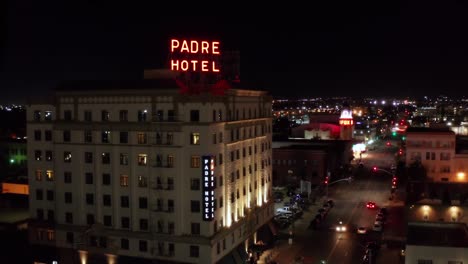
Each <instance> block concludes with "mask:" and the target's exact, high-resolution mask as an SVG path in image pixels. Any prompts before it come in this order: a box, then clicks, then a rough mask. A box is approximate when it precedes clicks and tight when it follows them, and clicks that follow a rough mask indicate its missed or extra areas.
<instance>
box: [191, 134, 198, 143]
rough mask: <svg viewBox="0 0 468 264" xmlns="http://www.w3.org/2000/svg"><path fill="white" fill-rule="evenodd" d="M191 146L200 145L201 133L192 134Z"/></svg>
mask: <svg viewBox="0 0 468 264" xmlns="http://www.w3.org/2000/svg"><path fill="white" fill-rule="evenodd" d="M190 144H191V145H200V133H191V134H190Z"/></svg>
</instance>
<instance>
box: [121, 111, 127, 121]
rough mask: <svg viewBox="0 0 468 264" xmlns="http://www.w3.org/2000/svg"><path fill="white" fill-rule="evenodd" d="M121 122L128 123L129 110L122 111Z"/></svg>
mask: <svg viewBox="0 0 468 264" xmlns="http://www.w3.org/2000/svg"><path fill="white" fill-rule="evenodd" d="M119 120H120V121H128V111H127V110H120V112H119Z"/></svg>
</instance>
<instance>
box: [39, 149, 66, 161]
mask: <svg viewBox="0 0 468 264" xmlns="http://www.w3.org/2000/svg"><path fill="white" fill-rule="evenodd" d="M70 155H71V153H70ZM52 158H53V155H52V151H50V150H46V151H45V160H46V161H52ZM65 162H67V161H66V160H65ZM69 162H71V157H70V161H69Z"/></svg>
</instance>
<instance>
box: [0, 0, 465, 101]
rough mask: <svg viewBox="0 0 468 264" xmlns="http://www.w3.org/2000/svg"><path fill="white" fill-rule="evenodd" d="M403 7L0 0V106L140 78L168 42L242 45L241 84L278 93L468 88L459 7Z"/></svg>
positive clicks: (415, 92) (461, 91)
mask: <svg viewBox="0 0 468 264" xmlns="http://www.w3.org/2000/svg"><path fill="white" fill-rule="evenodd" d="M156 2H157V3H156ZM314 2H327V3H326V4H323V3H321V4H314ZM350 2H352V3H350ZM375 2H378V3H375ZM407 2H409V1H401V2H398V1H369V2H363V1H343V2H336V1H312V2H307V5H300V4H294V5H292V4H293V2H291V3H289V2H281V4H280V5H275V4H274V3H273V2H270V5H268V6H264V7H262V8H259V7H255V9H253V8H254V7H253V6H240V5H238V4H236V3H235V2H226V3H225V4H224V5H225V6H220V7H219V8H214V7H213V6H210V8H204V7H202V6H195V7H189V6H186V5H185V4H182V3H177V5H174V6H170V5H161V4H162V2H160V1H152V3H153V4H151V5H150V4H142V5H140V6H130V3H133V2H130V1H129V2H127V4H126V5H124V4H119V3H120V2H118V1H117V2H110V1H109V2H107V1H56V2H55V3H54V2H53V1H52V2H50V1H33V0H24V1H13V0H8V1H3V4H2V5H3V6H2V7H4V8H2V10H3V11H1V12H2V13H1V14H2V16H1V17H2V18H3V20H2V22H4V23H2V27H1V30H2V38H1V43H0V47H1V48H2V53H1V56H2V57H0V58H1V67H2V68H1V69H2V70H1V73H0V86H1V88H2V96H1V97H0V103H1V102H9V101H19V102H21V101H22V100H24V99H25V95H26V94H27V95H36V94H37V95H39V94H45V93H46V92H47V91H48V90H51V89H53V88H54V87H55V86H56V85H57V84H58V83H59V82H60V81H61V80H84V79H91V80H94V79H126V80H128V79H140V78H142V72H143V69H145V68H160V67H163V66H165V65H167V60H168V43H169V39H170V38H171V37H180V38H197V39H203V38H205V39H214V40H220V41H221V43H222V48H223V49H231V50H239V51H240V54H241V58H240V60H241V82H242V83H243V84H244V86H245V87H247V88H251V89H261V90H269V91H270V92H271V94H272V95H274V96H278V97H280V96H301V97H305V96H308V97H317V96H359V97H361V96H376V97H381V96H395V97H399V98H401V97H407V96H422V95H439V94H443V95H448V96H455V95H467V92H466V91H467V87H468V65H467V61H468V60H467V59H468V51H467V49H468V39H467V30H468V23H467V22H468V15H466V14H468V12H467V11H468V10H467V8H466V6H462V5H461V4H460V3H456V2H455V1H434V2H431V1H421V2H414V1H411V3H407ZM288 4H289V5H290V6H287V5H288Z"/></svg>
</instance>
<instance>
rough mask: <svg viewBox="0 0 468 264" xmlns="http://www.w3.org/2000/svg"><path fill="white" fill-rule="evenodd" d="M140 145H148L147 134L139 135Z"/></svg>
mask: <svg viewBox="0 0 468 264" xmlns="http://www.w3.org/2000/svg"><path fill="white" fill-rule="evenodd" d="M137 137H138V144H146V133H138V134H137Z"/></svg>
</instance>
